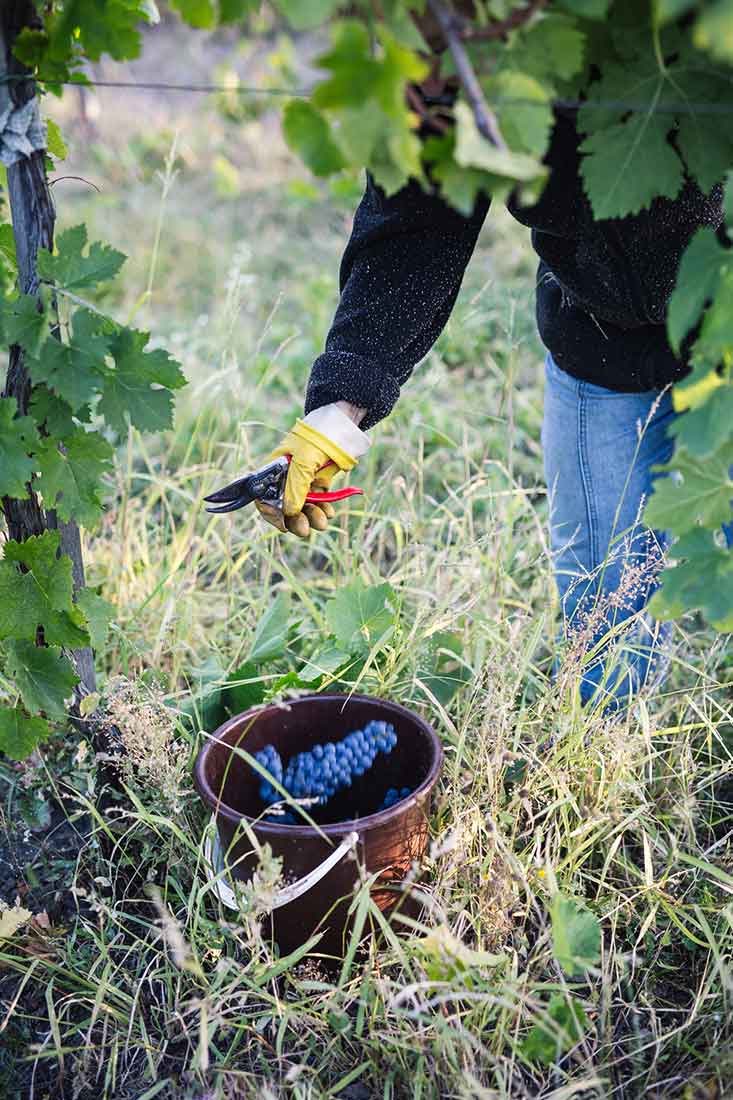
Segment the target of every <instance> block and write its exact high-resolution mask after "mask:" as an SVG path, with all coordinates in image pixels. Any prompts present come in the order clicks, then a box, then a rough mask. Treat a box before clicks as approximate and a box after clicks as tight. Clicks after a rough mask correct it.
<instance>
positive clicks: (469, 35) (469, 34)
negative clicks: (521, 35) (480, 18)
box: [460, 0, 548, 42]
mask: <svg viewBox="0 0 733 1100" xmlns="http://www.w3.org/2000/svg"><path fill="white" fill-rule="evenodd" d="M547 3H548V0H530V3H529V4H528V5H527V7H526V8H517V10H516V11H513V12H512V13H511V15H508V16H507V17H506V19H502V20H501V22H499V23H490V24H489V26H488V27H471V26H464V27H463V28H462V30H461V31H460V37H461V38H462V39H463V41H464V42H478V41H483V42H486V41H490V40H491V39H495V38H505V37H506V36H507V34H508V33H509V31H514V30H517V28H518V27H523V26H524V24H525V23H528V22H529V21H530V19H531V18H532V16H533V15H536V14H537V12H539V11H542V9H543V8H546V7H547Z"/></svg>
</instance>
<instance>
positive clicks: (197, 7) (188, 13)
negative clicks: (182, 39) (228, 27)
mask: <svg viewBox="0 0 733 1100" xmlns="http://www.w3.org/2000/svg"><path fill="white" fill-rule="evenodd" d="M171 7H172V8H175V10H176V11H177V12H178V13H179V15H180V16H181V18H182V19H183V20H185V22H186V23H188V25H189V27H197V28H198V29H199V30H211V29H212V28H213V27H215V26H216V9H215V8H214V5H213V3H212V0H171Z"/></svg>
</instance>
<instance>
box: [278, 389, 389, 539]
mask: <svg viewBox="0 0 733 1100" xmlns="http://www.w3.org/2000/svg"><path fill="white" fill-rule="evenodd" d="M370 442H371V441H370V440H369V438H368V437H367V436H366V435H365V434H364V432H362V431H361V430H360V429H359V428H358V427H357V426H356V424H354V422H353V421H352V420H350V419H349V417H348V416H347V415H346V414H345V413H344V412H342V410H341V409H339V408H338V407H337V406H336V405H335V404H333V405H324V406H322V407H321V408H319V409H314V410H313V412H311V413H309V414H308V416H306V417H304V418H303V419H302V420H296V422H295V425H294V426H293V427H292V428H291V429H290V431H289V432H288V434H287V435H286V436H285V438H284V439H283V441H282V443H280V445H279V446H278V447H276V448H275V450H274V451H273V452H272V454H271V455H270V456H269V461H271V460H272V459H274V458H279V457H280V456H281V455H291V456H292V458H291V461H290V467H289V469H288V477H287V480H286V482H285V492H284V496H283V521H284V524H285V529H286V530H287V531H290V532H291V533H292V534H294V535H297V536H298V537H299V538H308V537H309V535H310V533H311V530H312V529H315V530H316V531H323V530H325V528H326V527H327V526H328V521H329V519H333V517H334V515H335V514H336V513H335V511H334V508H333V505H332V504H328V503H326V502H324V503H323V504H321V505H318V504H306V503H305V498H306V496H307V494H308V493H310V492H311V490H316V491H324V490H327V489H329V488H330V486H331V482H332V481H333V479H334V477H335V476H336V474H338V473H341V472H342V471H347V470H352V469H353V468H354V466H355V465H356V463H357V458H358V457H360V456H361V455H362V454H364V453H365V452H366V450H367V448H368V447H369V445H370ZM329 462H330V465H326V463H329ZM323 466H325V469H321V467H323ZM257 508H258V510H259V511H260V514H261V515H263V516H264V518H265V519H266V520H267V521H268V523H272V524H273V526H275V527H277V528H278V530H282V526H281V523H280V521H279V517H276V516H275V515H274V514H273V512H272V510H271V509H268V508H267V506H266V505H260V504H259V503H258V504H257Z"/></svg>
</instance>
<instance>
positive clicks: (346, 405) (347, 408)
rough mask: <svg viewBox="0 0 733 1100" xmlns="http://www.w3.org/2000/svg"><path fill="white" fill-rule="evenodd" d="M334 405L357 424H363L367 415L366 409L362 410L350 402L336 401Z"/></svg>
mask: <svg viewBox="0 0 733 1100" xmlns="http://www.w3.org/2000/svg"><path fill="white" fill-rule="evenodd" d="M334 405H335V406H336V408H337V409H340V410H341V412H342V413H344V414H345V415H346V416H348V418H349V420H353V422H354V423H355V424H361V422H362V420H363V419H364V416H365V415H366V409H362V408H360V407H359V405H352V403H351V402H350V401H334Z"/></svg>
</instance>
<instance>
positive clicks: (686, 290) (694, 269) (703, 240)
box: [667, 226, 727, 350]
mask: <svg viewBox="0 0 733 1100" xmlns="http://www.w3.org/2000/svg"><path fill="white" fill-rule="evenodd" d="M726 262H727V254H726V252H725V250H724V249H723V248H722V247H721V245H720V243H719V242H718V239H717V237H716V236H715V232H714V230H712V229H711V228H710V227H709V226H704V227H703V228H702V229H698V231H697V233H696V234H695V236H694V237H693V238H692V240H691V241H690V243H689V245H688V246H687V248H686V249H685V252H684V253H683V255H682V260H681V262H680V266H679V271H678V272H677V282H676V284H675V288H674V290H673V291H672V296H671V298H670V300H669V307H668V310H667V333H668V335H669V339H670V343H671V344H672V347H673V348H675V349H676V350H679V347H680V344H681V343H682V341H683V340H684V338H685V336H686V335H687V333H688V332H689V331H690V329H692V328H693V327H694V325H695V324H696V322H697V320H698V318H699V317H700V314H701V313H702V311H703V307H704V306H705V303H706V301H708V300H709V299H710V298H713V297H714V295H715V292H716V290H717V289H718V285H719V283H720V278H721V274H722V271H723V268H724V265H725V263H726Z"/></svg>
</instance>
